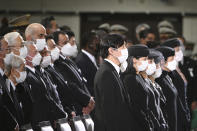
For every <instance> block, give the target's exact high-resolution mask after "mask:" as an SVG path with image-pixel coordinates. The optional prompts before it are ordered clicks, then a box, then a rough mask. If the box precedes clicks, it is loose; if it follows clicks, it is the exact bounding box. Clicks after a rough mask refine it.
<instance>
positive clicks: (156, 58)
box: [148, 49, 164, 64]
mask: <svg viewBox="0 0 197 131" xmlns="http://www.w3.org/2000/svg"><path fill="white" fill-rule="evenodd" d="M149 52H150V53H149V55H148V59H154V61H155V64H158V63H159V62H161V61H162V60H164V56H163V54H162V53H161V52H159V51H157V50H155V49H150V50H149Z"/></svg>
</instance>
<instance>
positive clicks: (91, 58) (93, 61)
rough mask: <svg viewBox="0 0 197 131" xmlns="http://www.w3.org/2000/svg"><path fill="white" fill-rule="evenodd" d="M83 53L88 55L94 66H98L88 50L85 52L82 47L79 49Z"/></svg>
mask: <svg viewBox="0 0 197 131" xmlns="http://www.w3.org/2000/svg"><path fill="white" fill-rule="evenodd" d="M81 51H82V52H83V53H84V54H85V55H87V56H88V58H89V59H90V60H91V61H92V63H93V64H94V65H95V66H96V68H97V69H98V66H97V64H96V59H95V57H94V56H93V55H92V54H90V53H89V52H87V51H86V50H84V49H82V50H81Z"/></svg>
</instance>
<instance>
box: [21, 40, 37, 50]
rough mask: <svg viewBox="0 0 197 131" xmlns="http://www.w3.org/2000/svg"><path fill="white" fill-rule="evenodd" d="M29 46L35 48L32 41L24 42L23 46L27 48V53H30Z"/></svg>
mask: <svg viewBox="0 0 197 131" xmlns="http://www.w3.org/2000/svg"><path fill="white" fill-rule="evenodd" d="M30 45H34V47H35V48H37V47H36V45H35V43H34V42H33V41H25V42H24V46H26V47H27V52H30V50H31V49H30V47H29V46H30Z"/></svg>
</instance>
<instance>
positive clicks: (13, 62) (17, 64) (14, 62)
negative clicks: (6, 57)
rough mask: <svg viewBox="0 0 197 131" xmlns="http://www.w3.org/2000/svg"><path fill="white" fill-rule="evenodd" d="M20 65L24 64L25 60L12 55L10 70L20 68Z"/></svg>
mask: <svg viewBox="0 0 197 131" xmlns="http://www.w3.org/2000/svg"><path fill="white" fill-rule="evenodd" d="M22 64H25V59H23V58H21V57H20V56H17V55H13V57H12V59H11V66H12V68H16V69H18V68H20V67H21V65H22Z"/></svg>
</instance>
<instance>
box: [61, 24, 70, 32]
mask: <svg viewBox="0 0 197 131" xmlns="http://www.w3.org/2000/svg"><path fill="white" fill-rule="evenodd" d="M60 30H61V31H70V30H71V28H70V27H69V26H67V25H63V26H61V27H60Z"/></svg>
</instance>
